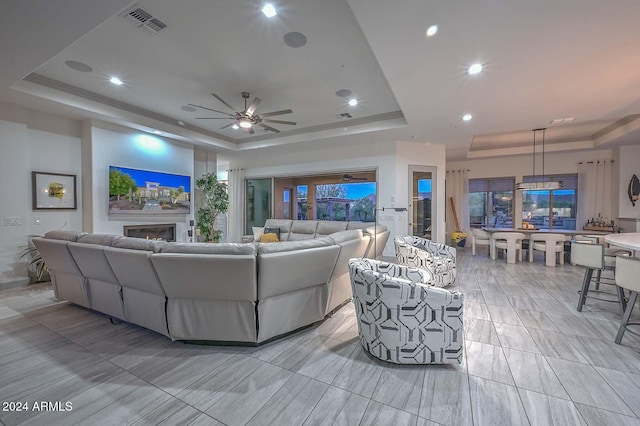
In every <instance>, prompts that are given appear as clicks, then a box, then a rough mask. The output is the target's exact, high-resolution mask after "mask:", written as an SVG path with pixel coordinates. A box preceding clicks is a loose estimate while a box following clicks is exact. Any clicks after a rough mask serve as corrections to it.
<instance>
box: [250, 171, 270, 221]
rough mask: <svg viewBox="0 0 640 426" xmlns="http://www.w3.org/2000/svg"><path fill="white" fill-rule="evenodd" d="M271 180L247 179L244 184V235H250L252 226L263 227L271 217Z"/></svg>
mask: <svg viewBox="0 0 640 426" xmlns="http://www.w3.org/2000/svg"><path fill="white" fill-rule="evenodd" d="M271 181H272V179H271V178H267V179H247V180H246V181H245V182H246V191H245V194H246V200H245V208H246V214H245V218H246V222H245V230H246V233H251V227H252V226H264V223H265V221H266V220H267V219H269V218H270V217H271V210H272V208H271V204H272V198H273V197H272V193H273V189H272V188H273V185H272V182H271Z"/></svg>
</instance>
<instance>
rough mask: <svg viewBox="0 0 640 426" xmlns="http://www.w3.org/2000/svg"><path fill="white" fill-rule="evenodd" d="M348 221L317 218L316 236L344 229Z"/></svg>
mask: <svg viewBox="0 0 640 426" xmlns="http://www.w3.org/2000/svg"><path fill="white" fill-rule="evenodd" d="M348 224H349V223H348V222H334V221H331V220H319V221H318V229H316V236H324V235H329V234H333V233H336V232H340V231H346V230H347V225H348Z"/></svg>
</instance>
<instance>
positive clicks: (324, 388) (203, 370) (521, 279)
mask: <svg viewBox="0 0 640 426" xmlns="http://www.w3.org/2000/svg"><path fill="white" fill-rule="evenodd" d="M581 279H582V270H581V269H580V268H578V267H575V266H571V265H564V266H557V267H555V268H548V267H545V266H544V263H543V262H541V261H536V262H534V263H532V264H530V263H529V262H526V261H525V262H524V263H518V264H515V265H508V264H506V263H505V262H504V259H501V258H499V259H497V260H495V261H493V260H491V259H489V257H488V256H487V255H486V253H479V254H478V255H476V256H471V253H470V249H463V250H458V280H457V283H456V286H455V287H454V289H455V290H458V291H461V292H463V293H465V294H466V295H467V297H466V303H465V337H466V341H465V357H464V362H463V364H462V365H460V366H398V365H390V364H385V363H383V362H381V361H378V360H375V359H373V358H371V357H370V356H368V355H367V354H366V353H365V352H364V351H363V349H362V347H361V346H360V344H359V342H358V339H357V325H356V322H355V316H354V308H353V305H352V304H348V305H346V306H345V307H343V308H342V309H341V310H340V311H339V312H338V313H336V314H335V315H333V317H331V318H329V319H328V320H326V321H325V322H323V323H322V324H320V325H317V326H315V327H312V328H308V329H306V330H303V331H301V332H298V333H296V334H294V335H292V336H290V337H287V338H285V339H281V340H279V341H276V342H272V343H270V344H267V345H264V346H261V347H257V348H249V347H219V346H198V345H185V344H182V343H179V342H172V341H171V340H170V339H168V338H166V337H164V336H160V335H158V334H156V333H153V332H151V331H148V330H145V329H142V328H140V327H136V326H133V325H130V324H127V323H123V324H119V325H112V324H111V323H110V322H109V319H108V318H107V317H106V316H103V315H101V314H97V313H95V312H91V311H89V310H86V309H84V308H80V307H78V306H75V305H71V304H69V303H66V302H60V301H57V300H55V299H54V298H53V292H52V290H51V287H50V286H49V285H46V284H40V285H33V286H30V287H27V288H23V289H12V290H5V291H1V292H0V401H1V402H3V403H4V402H7V403H8V402H11V401H13V402H22V403H24V402H27V403H29V404H30V410H29V411H4V410H1V409H2V408H5V407H0V424H2V425H6V426H9V425H19V424H20V425H47V426H48V425H75V424H79V425H85V424H86V425H89V424H91V425H96V424H98V425H100V424H112V425H129V424H133V425H155V424H165V425H219V424H227V425H243V424H252V425H256V424H260V425H302V424H304V425H316V424H318V425H319V424H323V425H324V424H327V425H328V424H342V425H394V426H395V425H404V424H406V425H416V426H417V425H456V426H457V425H491V426H502V425H512V424H513V425H520V424H523V425H528V424H531V425H563V426H565V425H590V426H596V425H638V426H640V418H639V416H640V354H639V351H640V334H637V333H631V332H627V333H626V334H625V338H624V340H623V345H616V344H614V343H613V339H614V336H615V333H616V329H617V326H618V321H619V315H620V314H619V313H618V310H617V309H618V308H617V306H616V305H615V304H611V303H605V302H598V301H593V300H588V301H587V305H586V306H585V308H584V310H583V312H576V310H575V307H576V304H577V300H578V294H577V290H578V288H579V287H580V284H581ZM634 316H635V318H632V320H634V319H635V321H638V320H640V316H639V315H638V314H635V315H634ZM638 332H640V327H639V328H638ZM37 401H50V402H56V401H58V402H61V403H62V405H64V403H65V402H67V401H68V402H71V404H72V410H70V411H36V410H33V404H34V403H35V402H37ZM6 408H8V407H6Z"/></svg>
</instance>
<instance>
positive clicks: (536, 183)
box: [516, 127, 564, 190]
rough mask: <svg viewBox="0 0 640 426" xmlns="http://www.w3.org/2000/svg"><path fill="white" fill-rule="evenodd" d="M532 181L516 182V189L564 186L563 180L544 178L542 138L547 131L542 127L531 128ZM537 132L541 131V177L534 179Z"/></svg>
mask: <svg viewBox="0 0 640 426" xmlns="http://www.w3.org/2000/svg"><path fill="white" fill-rule="evenodd" d="M532 132H533V181H531V182H520V183H516V189H517V190H528V189H561V188H562V187H564V182H562V181H561V180H556V181H553V180H549V181H547V180H546V179H545V175H544V140H545V134H546V132H547V128H546V127H543V128H540V129H533V130H532ZM538 132H542V177H541V178H540V179H536V135H537V134H538Z"/></svg>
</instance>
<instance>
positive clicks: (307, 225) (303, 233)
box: [288, 220, 318, 241]
mask: <svg viewBox="0 0 640 426" xmlns="http://www.w3.org/2000/svg"><path fill="white" fill-rule="evenodd" d="M317 228H318V221H317V220H294V221H293V224H291V232H289V239H288V241H299V240H310V239H312V238H314V237H315V236H316V229H317Z"/></svg>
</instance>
